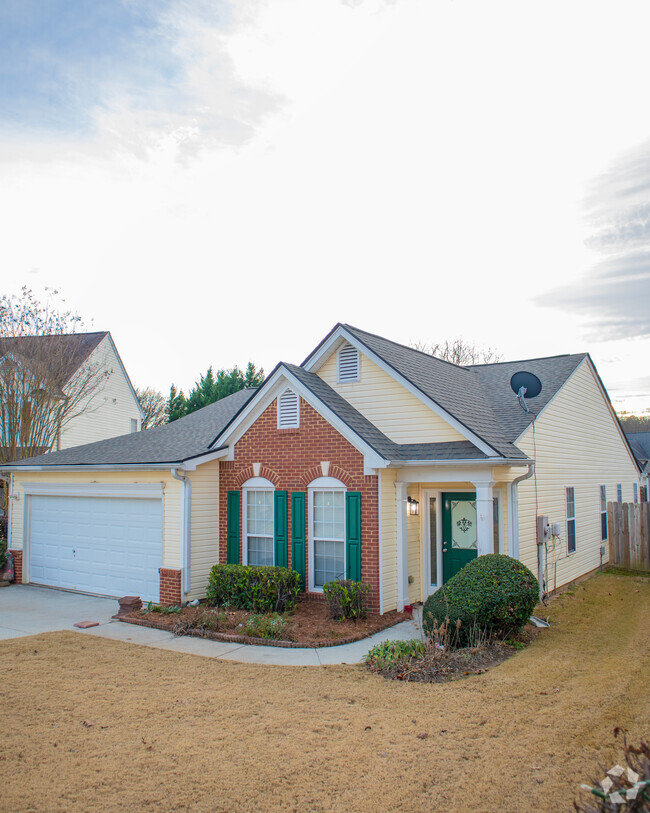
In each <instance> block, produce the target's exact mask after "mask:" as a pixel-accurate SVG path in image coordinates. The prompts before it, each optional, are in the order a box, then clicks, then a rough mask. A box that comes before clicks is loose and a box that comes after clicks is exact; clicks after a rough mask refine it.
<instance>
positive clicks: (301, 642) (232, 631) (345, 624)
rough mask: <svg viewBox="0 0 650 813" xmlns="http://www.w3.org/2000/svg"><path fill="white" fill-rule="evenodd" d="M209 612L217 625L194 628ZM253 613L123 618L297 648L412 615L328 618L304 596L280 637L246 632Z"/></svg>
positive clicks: (339, 640)
mask: <svg viewBox="0 0 650 813" xmlns="http://www.w3.org/2000/svg"><path fill="white" fill-rule="evenodd" d="M206 615H207V617H208V619H209V620H210V622H211V624H214V625H215V628H213V629H206V628H205V627H198V628H194V629H192V628H191V624H192V623H196V622H199V623H200V621H201V618H202V617H205V616H206ZM252 615H255V613H251V612H247V611H246V610H227V611H224V610H220V609H216V608H214V609H213V608H211V607H208V606H206V605H201V606H199V607H183V609H182V610H181V611H180V613H170V614H168V615H166V614H162V613H154V612H142V611H140V612H135V613H131V614H130V615H128V616H124V617H123V618H121V620H122V621H126V622H127V623H130V624H137V625H139V626H146V627H154V628H155V629H160V630H168V631H169V632H174V633H175V634H177V635H179V634H180V635H193V636H198V637H201V638H211V639H213V640H216V641H229V642H232V643H244V644H257V645H260V644H261V645H263V646H280V647H291V648H295V647H324V646H337V645H340V644H349V643H352V642H353V641H360V640H361V639H362V638H367V637H368V636H369V635H373V634H374V633H375V632H379V631H380V630H383V629H386V628H387V627H392V626H394V625H395V624H399V623H400V621H407V620H409V619H410V618H411V616H410V614H408V613H398V612H395V611H393V612H389V613H385V614H384V615H378V614H376V613H368V615H367V617H366V618H360V619H358V620H356V621H351V620H344V621H337V620H335V619H333V618H330V617H329V614H328V609H327V603H326V602H324V601H315V600H313V599H302V600H299V601H298V603H297V605H296V607H295V609H294V610H293V611H292V612H291V613H290V614H289V615H288V616H287V621H288V624H287V627H286V630H285V631H284V633H283V635H282V640H278V639H274V638H257V637H253V636H250V635H247V633H246V622H247V620H248V619H249V618H250V617H251V616H252ZM258 615H259V614H258Z"/></svg>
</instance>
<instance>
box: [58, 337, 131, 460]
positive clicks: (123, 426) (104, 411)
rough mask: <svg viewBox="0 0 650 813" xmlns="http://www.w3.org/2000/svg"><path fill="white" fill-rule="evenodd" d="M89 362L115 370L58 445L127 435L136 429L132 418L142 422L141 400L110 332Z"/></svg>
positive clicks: (63, 431)
mask: <svg viewBox="0 0 650 813" xmlns="http://www.w3.org/2000/svg"><path fill="white" fill-rule="evenodd" d="M89 363H91V364H93V365H97V366H99V367H101V369H103V370H112V373H111V375H110V376H109V377H108V379H107V380H106V381H105V382H103V384H102V385H101V387H100V388H99V389H98V390H97V391H96V392H95V393H94V394H93V397H92V398H91V399H90V401H89V402H88V404H87V408H85V409H84V411H83V413H82V414H81V415H78V416H77V417H75V418H72V419H71V420H70V421H69V422H68V423H67V424H66V425H65V426H64V427H63V429H62V430H61V433H60V436H59V440H58V444H57V446H56V448H57V449H68V448H69V447H71V446H79V445H81V444H84V443H94V442H95V441H96V440H106V439H107V438H114V437H117V436H118V435H127V434H128V433H129V432H130V431H133V430H132V429H131V420H135V421H136V422H137V423H136V428H137V426H139V425H140V419H141V413H140V408H139V404H138V402H137V399H136V397H135V395H134V393H133V390H132V389H131V386H130V384H129V381H128V380H127V378H126V376H125V374H124V372H123V368H122V365H121V363H120V360H119V359H118V357H117V355H116V353H115V351H114V349H113V345H112V343H111V340H110V338H109V337H108V336H105V337H104V339H102V341H101V342H100V343H99V345H98V346H97V347H96V348H95V350H94V351H93V353H91V355H90V359H89Z"/></svg>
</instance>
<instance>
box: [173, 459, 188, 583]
mask: <svg viewBox="0 0 650 813" xmlns="http://www.w3.org/2000/svg"><path fill="white" fill-rule="evenodd" d="M171 472H172V477H173V478H174V480H180V482H181V483H182V484H183V498H182V500H181V562H182V566H183V576H182V579H183V581H182V592H183V594H184V596H185V595H187V594H188V593H189V592H190V589H191V587H192V577H191V576H192V574H191V563H192V481H191V480H190V478H189V477H188V476H187V474H179V471H178V469H172V470H171Z"/></svg>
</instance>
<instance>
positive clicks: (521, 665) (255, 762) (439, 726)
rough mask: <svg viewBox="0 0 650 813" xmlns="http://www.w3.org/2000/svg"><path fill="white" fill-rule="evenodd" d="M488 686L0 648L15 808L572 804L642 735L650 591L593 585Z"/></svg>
mask: <svg viewBox="0 0 650 813" xmlns="http://www.w3.org/2000/svg"><path fill="white" fill-rule="evenodd" d="M548 612H549V613H550V616H551V621H552V627H551V629H550V630H548V631H546V632H545V633H544V634H543V635H540V636H539V637H538V638H537V639H536V641H535V642H534V643H533V644H532V645H531V646H530V647H529V648H528V649H526V650H523V651H521V652H519V653H517V654H516V655H515V656H514V657H513V658H510V659H509V660H507V661H505V662H504V663H502V664H501V665H500V666H498V667H496V668H494V669H492V670H490V671H489V672H488V673H486V674H484V675H480V676H476V677H471V678H467V679H464V680H460V681H457V682H453V683H446V684H435V685H423V684H418V683H404V682H399V681H388V680H384V679H382V678H380V677H377V676H375V675H371V674H368V673H367V672H365V671H364V670H363V668H362V667H351V666H347V667H346V666H340V667H329V668H319V667H302V668H301V667H286V668H283V667H272V666H266V667H265V666H251V665H243V664H236V663H228V662H225V661H218V660H211V659H206V658H200V657H195V656H191V655H181V654H177V653H173V652H167V651H164V650H157V649H148V648H145V647H139V646H135V645H132V644H126V643H124V644H123V643H119V642H113V641H109V640H105V639H98V638H92V637H90V636H82V635H81V634H79V633H74V632H63V633H49V634H45V635H39V636H34V637H29V638H19V639H14V640H10V641H4V642H0V777H1V779H0V810H3V811H12V812H13V811H64V810H65V811H71V810H80V811H121V810H126V811H150V810H160V811H252V810H256V811H258V810H259V811H265V810H286V811H293V810H295V811H346V813H355V812H356V811H397V810H402V811H426V812H427V813H431V812H432V811H467V810H471V811H513V813H515V812H516V813H520V811H554V810H558V811H559V810H562V811H567V810H569V809H571V802H572V800H573V798H575V797H576V795H577V794H578V786H579V783H580V782H582V781H586V780H588V779H589V778H591V777H592V776H593V774H594V773H595V771H596V763H597V762H598V760H601V761H603V762H605V763H608V764H612V760H613V759H614V758H618V751H617V750H616V748H615V747H614V745H613V736H612V730H613V728H614V726H616V725H619V726H620V725H622V726H625V727H627V728H628V729H629V730H630V739H631V740H632V741H633V742H635V741H638V739H639V738H640V736H641V735H642V734H644V735H645V736H646V737H647V736H648V734H649V733H650V691H649V685H648V675H649V674H650V656H649V650H650V580H649V579H647V578H641V577H626V576H612V575H598V576H596V577H594V578H592V579H591V580H590V581H589V582H587V583H586V585H584V586H580V587H578V588H576V589H575V591H574V592H573V593H568V594H565V595H564V596H562V597H561V598H560V599H558V600H557V601H556V602H555V603H554V604H553V605H552V606H551V608H550V609H549V610H548Z"/></svg>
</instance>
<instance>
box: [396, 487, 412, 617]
mask: <svg viewBox="0 0 650 813" xmlns="http://www.w3.org/2000/svg"><path fill="white" fill-rule="evenodd" d="M395 512H396V517H397V610H398V612H401V611H402V610H403V609H404V605H405V604H408V595H409V586H408V572H409V567H408V540H407V535H406V483H395Z"/></svg>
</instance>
